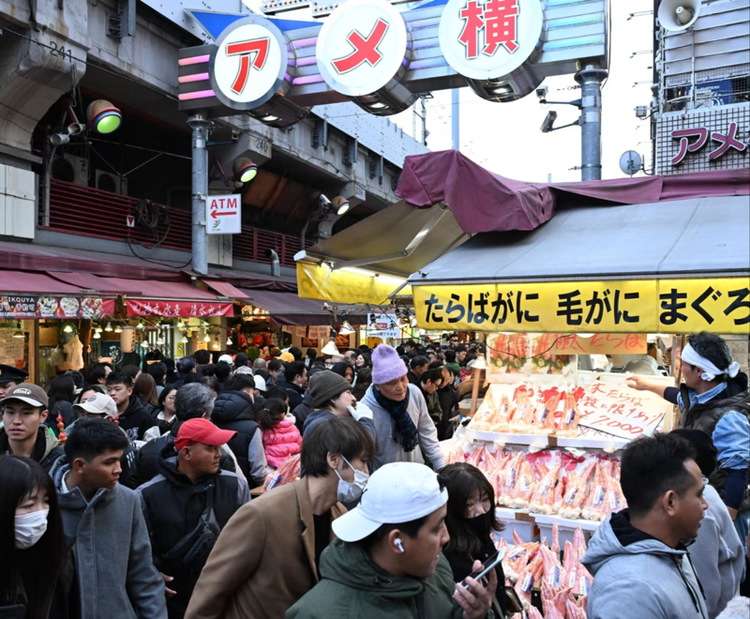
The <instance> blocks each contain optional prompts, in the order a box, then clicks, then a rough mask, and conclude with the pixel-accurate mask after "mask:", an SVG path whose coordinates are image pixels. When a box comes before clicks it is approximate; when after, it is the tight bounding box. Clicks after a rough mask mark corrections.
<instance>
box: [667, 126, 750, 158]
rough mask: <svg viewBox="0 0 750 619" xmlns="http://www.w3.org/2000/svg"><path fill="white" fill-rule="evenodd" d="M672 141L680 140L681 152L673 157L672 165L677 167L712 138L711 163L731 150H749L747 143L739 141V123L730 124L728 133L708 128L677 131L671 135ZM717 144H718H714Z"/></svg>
mask: <svg viewBox="0 0 750 619" xmlns="http://www.w3.org/2000/svg"><path fill="white" fill-rule="evenodd" d="M671 136H672V139H674V140H680V145H679V147H678V148H679V150H678V151H677V154H676V155H675V156H674V157H672V160H671V164H672V165H677V164H679V163H681V162H682V160H683V159H685V157H686V156H687V154H688V153H695V152H697V151H699V150H701V149H702V148H703V147H704V146H706V144H708V141H709V140H708V138H709V137H710V138H711V142H712V144H711V146H710V148H711V152H709V153H708V159H709V161H714V160H716V159H718V158H719V157H721V156H722V155H724V154H725V153H726V152H727V151H728V150H729V149H730V148H734V149H735V150H738V151H739V152H743V151H744V150H745V149H746V148H747V143H746V142H741V141H740V140H738V139H737V123H736V122H732V123H729V128H728V130H727V132H726V133H721V132H719V131H709V130H708V129H707V128H706V127H691V128H689V129H675V130H674V131H672V133H671ZM713 142H716V144H713Z"/></svg>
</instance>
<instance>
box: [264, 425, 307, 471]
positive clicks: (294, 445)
mask: <svg viewBox="0 0 750 619" xmlns="http://www.w3.org/2000/svg"><path fill="white" fill-rule="evenodd" d="M263 446H264V447H265V449H266V460H268V464H269V465H270V466H272V467H273V468H275V469H277V468H279V467H280V466H281V465H282V464H283V462H284V460H286V459H287V458H288V457H289V456H293V455H295V454H298V453H299V452H300V451H301V450H302V436H301V435H300V433H299V430H298V429H297V426H295V425H294V423H293V422H291V421H288V420H286V419H283V420H282V421H280V422H279V423H277V424H276V425H275V426H274V427H273V430H267V431H266V432H263Z"/></svg>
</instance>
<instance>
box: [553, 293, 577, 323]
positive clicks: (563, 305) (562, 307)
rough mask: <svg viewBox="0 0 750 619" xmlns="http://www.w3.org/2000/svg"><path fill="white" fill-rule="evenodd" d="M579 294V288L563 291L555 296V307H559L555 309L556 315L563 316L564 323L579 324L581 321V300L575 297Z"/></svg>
mask: <svg viewBox="0 0 750 619" xmlns="http://www.w3.org/2000/svg"><path fill="white" fill-rule="evenodd" d="M580 296H581V291H580V290H574V291H573V292H564V293H562V294H559V295H558V296H557V298H558V302H557V307H558V308H559V309H558V310H557V315H558V316H565V323H566V324H569V325H580V324H581V322H582V321H583V308H582V307H581V300H580V299H577V298H575V297H580Z"/></svg>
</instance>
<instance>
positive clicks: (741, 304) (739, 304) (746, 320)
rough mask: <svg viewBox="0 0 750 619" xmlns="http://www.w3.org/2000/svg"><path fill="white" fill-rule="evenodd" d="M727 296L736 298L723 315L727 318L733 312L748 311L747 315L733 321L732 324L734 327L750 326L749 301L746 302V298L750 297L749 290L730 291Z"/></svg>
mask: <svg viewBox="0 0 750 619" xmlns="http://www.w3.org/2000/svg"><path fill="white" fill-rule="evenodd" d="M727 296H728V297H730V298H734V297H737V298H736V299H735V300H734V301H732V303H731V304H730V305H729V307H727V309H725V310H724V315H725V316H729V315H730V314H731V313H732V312H734V311H735V310H737V309H740V308H744V309H746V310H748V313H747V315H745V316H742V317H740V318H735V319H734V324H736V325H747V324H750V301H746V300H745V299H747V297H748V296H750V289H748V288H740V289H739V290H730V291H729V292H727Z"/></svg>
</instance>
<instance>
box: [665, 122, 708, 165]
mask: <svg viewBox="0 0 750 619" xmlns="http://www.w3.org/2000/svg"><path fill="white" fill-rule="evenodd" d="M692 137H697V138H698V139H697V140H696V141H695V142H693V143H692V144H689V142H690V140H689V138H692ZM672 138H673V139H675V138H680V150H679V151H678V152H677V154H676V155H675V156H674V157H673V158H672V161H671V163H672V165H677V164H678V163H680V162H681V161H682V160H683V159H684V158H685V155H687V154H688V153H694V152H695V151H697V150H700V149H701V148H703V147H704V146H705V145H706V142H707V141H708V129H706V128H705V127H695V128H693V129H676V130H674V131H672Z"/></svg>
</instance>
